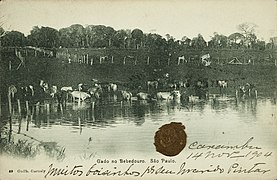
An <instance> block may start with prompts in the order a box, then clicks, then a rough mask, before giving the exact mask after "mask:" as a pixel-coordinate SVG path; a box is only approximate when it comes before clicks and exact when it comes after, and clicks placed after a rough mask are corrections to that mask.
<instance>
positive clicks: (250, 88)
mask: <svg viewBox="0 0 277 180" xmlns="http://www.w3.org/2000/svg"><path fill="white" fill-rule="evenodd" d="M236 95H240V96H241V97H243V96H248V97H255V98H257V96H258V91H257V89H256V87H255V85H254V84H250V83H246V84H245V85H244V86H239V90H236Z"/></svg>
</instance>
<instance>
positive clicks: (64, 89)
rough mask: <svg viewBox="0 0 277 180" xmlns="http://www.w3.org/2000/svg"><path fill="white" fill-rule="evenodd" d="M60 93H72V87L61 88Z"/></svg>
mask: <svg viewBox="0 0 277 180" xmlns="http://www.w3.org/2000/svg"><path fill="white" fill-rule="evenodd" d="M61 91H73V88H72V87H62V88H61Z"/></svg>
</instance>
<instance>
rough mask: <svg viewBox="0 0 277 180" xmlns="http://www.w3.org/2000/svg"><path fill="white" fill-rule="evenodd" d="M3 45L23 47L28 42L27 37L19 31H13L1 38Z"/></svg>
mask: <svg viewBox="0 0 277 180" xmlns="http://www.w3.org/2000/svg"><path fill="white" fill-rule="evenodd" d="M1 43H2V46H12V47H22V46H25V45H26V44H25V43H26V37H25V35H24V34H23V33H21V32H19V31H11V32H9V33H7V34H6V35H5V36H3V37H2V38H1Z"/></svg>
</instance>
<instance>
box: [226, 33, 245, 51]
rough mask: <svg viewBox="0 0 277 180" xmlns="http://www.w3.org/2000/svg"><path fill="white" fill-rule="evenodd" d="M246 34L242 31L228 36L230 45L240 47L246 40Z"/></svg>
mask: <svg viewBox="0 0 277 180" xmlns="http://www.w3.org/2000/svg"><path fill="white" fill-rule="evenodd" d="M244 38H245V37H244V36H243V35H242V34H241V33H238V32H236V33H233V34H231V35H230V36H228V45H229V47H231V48H240V47H242V45H243V42H244Z"/></svg>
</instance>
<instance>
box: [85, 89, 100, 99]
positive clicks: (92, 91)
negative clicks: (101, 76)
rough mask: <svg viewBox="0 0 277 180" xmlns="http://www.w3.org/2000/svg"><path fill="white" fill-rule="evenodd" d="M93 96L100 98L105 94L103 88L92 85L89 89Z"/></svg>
mask: <svg viewBox="0 0 277 180" xmlns="http://www.w3.org/2000/svg"><path fill="white" fill-rule="evenodd" d="M87 92H88V93H89V94H90V95H91V97H92V98H94V99H96V100H99V99H100V98H101V96H102V94H103V89H102V87H101V86H96V87H91V88H89V89H88V91H87Z"/></svg>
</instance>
